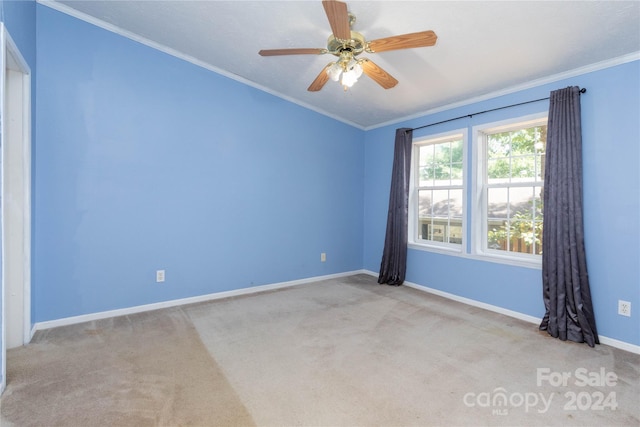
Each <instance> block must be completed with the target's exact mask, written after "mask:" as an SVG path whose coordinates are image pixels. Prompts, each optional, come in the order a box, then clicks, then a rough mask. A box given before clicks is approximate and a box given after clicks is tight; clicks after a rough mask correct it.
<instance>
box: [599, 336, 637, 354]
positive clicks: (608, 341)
mask: <svg viewBox="0 0 640 427" xmlns="http://www.w3.org/2000/svg"><path fill="white" fill-rule="evenodd" d="M598 338H599V339H600V344H604V345H608V346H610V347H616V348H619V349H622V350H626V351H628V352H630V353H635V354H640V345H635V344H630V343H628V342H624V341H620V340H616V339H614V338H608V337H603V336H602V335H598Z"/></svg>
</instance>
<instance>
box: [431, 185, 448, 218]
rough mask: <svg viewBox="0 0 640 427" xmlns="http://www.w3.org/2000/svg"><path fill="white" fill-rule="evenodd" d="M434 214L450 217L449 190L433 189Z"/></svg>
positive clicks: (436, 216)
mask: <svg viewBox="0 0 640 427" xmlns="http://www.w3.org/2000/svg"><path fill="white" fill-rule="evenodd" d="M433 216H434V217H435V218H449V190H433Z"/></svg>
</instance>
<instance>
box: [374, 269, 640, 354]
mask: <svg viewBox="0 0 640 427" xmlns="http://www.w3.org/2000/svg"><path fill="white" fill-rule="evenodd" d="M363 273H365V274H369V275H371V276H375V277H378V273H376V272H373V271H371V270H363ZM403 285H404V286H407V287H409V288H413V289H417V290H419V291H423V292H427V293H430V294H433V295H438V296H441V297H443V298H447V299H450V300H453V301H458V302H461V303H463V304H467V305H471V306H473V307H478V308H483V309H485V310H489V311H493V312H495V313H499V314H504V315H505V316H509V317H514V318H516V319H520V320H524V321H525V322H529V323H533V324H536V325H539V324H540V321H541V319H539V318H537V317H535V316H530V315H528V314H524V313H520V312H517V311H513V310H508V309H506V308H502V307H498V306H496V305H491V304H487V303H484V302H480V301H476V300H473V299H470V298H465V297H461V296H459V295H455V294H450V293H448V292H444V291H440V290H438V289H433V288H429V287H427V286H422V285H418V284H416V283H411V282H407V281H405V282H404V283H403ZM598 338H599V340H600V344H605V345H608V346H611V347H616V348H619V349H621V350H625V351H628V352H631V353H635V354H640V346H639V345H635V344H631V343H628V342H625V341H620V340H616V339H614V338H609V337H603V336H602V335H598Z"/></svg>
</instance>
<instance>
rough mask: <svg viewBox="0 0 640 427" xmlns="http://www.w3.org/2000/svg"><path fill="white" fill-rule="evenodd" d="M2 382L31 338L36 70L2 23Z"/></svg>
mask: <svg viewBox="0 0 640 427" xmlns="http://www.w3.org/2000/svg"><path fill="white" fill-rule="evenodd" d="M0 46H1V47H2V54H1V55H0V57H1V59H0V76H1V78H0V95H1V96H0V100H1V102H0V126H1V129H2V132H0V151H1V158H0V159H1V160H0V172H1V173H0V180H1V183H2V186H1V193H0V206H1V211H0V218H1V220H2V221H1V222H2V228H1V231H0V237H1V241H2V257H1V263H2V268H1V270H0V271H1V272H2V293H1V295H0V299H1V301H0V302H1V304H0V306H1V307H2V308H1V309H0V314H1V315H0V318H1V320H0V322H1V326H2V343H1V344H2V349H1V352H2V355H1V358H2V361H1V363H2V365H1V366H2V370H1V373H0V375H1V376H2V382H1V385H0V391H1V390H4V387H5V384H6V350H7V349H9V348H14V347H19V346H21V345H24V344H26V343H28V342H29V341H30V340H31V75H30V70H29V67H28V65H27V63H26V61H25V60H24V58H23V57H22V55H21V54H20V51H19V50H18V48H17V47H16V45H15V43H14V42H13V40H12V39H11V36H10V35H9V33H8V32H7V30H6V28H5V27H4V24H2V23H0Z"/></svg>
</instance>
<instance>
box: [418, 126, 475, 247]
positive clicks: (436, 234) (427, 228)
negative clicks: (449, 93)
mask: <svg viewBox="0 0 640 427" xmlns="http://www.w3.org/2000/svg"><path fill="white" fill-rule="evenodd" d="M465 141H466V131H457V132H455V133H449V134H444V135H440V136H432V137H429V138H428V139H422V140H417V141H414V143H413V153H412V168H411V189H410V213H409V224H410V225H409V233H410V234H409V241H410V242H411V243H413V244H416V245H421V246H431V247H440V248H445V249H449V250H458V251H461V250H462V243H463V237H464V228H465V227H464V221H463V219H464V193H465V191H464V188H465V185H464V158H465Z"/></svg>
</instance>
